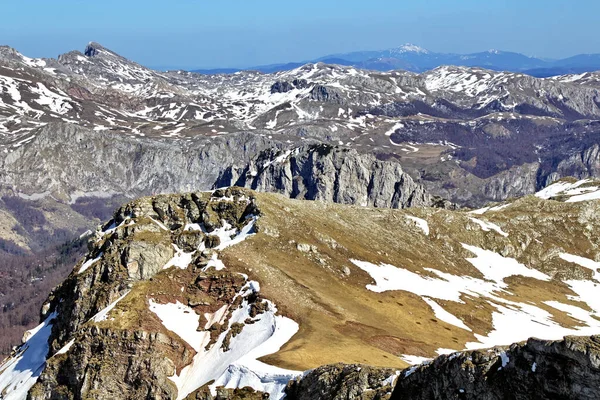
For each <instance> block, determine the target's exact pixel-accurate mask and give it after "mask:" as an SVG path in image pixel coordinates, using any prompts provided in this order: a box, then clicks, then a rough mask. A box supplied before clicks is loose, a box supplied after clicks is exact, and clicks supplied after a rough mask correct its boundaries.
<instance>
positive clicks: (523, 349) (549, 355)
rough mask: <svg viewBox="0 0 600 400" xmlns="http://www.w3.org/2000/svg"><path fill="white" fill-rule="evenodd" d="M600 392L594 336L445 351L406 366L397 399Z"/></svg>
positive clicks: (591, 395)
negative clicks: (446, 353) (439, 354)
mask: <svg viewBox="0 0 600 400" xmlns="http://www.w3.org/2000/svg"><path fill="white" fill-rule="evenodd" d="M599 397H600V337H599V336H592V337H566V338H564V340H559V341H544V340H538V339H530V340H528V341H527V342H526V343H521V344H515V345H513V346H511V347H510V348H499V349H493V350H481V351H474V352H466V353H455V354H451V355H444V356H441V357H438V358H437V359H435V360H433V361H432V362H430V363H427V364H424V365H422V366H419V367H412V368H410V369H409V370H407V371H404V372H403V373H402V374H401V377H400V379H398V383H397V385H396V387H395V389H394V393H393V395H392V400H408V399H410V400H433V399H441V398H444V399H477V400H499V399H540V400H542V399H547V400H554V399H565V400H566V399H573V400H575V399H577V400H583V399H589V400H592V399H597V398H599Z"/></svg>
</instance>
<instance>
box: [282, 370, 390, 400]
mask: <svg viewBox="0 0 600 400" xmlns="http://www.w3.org/2000/svg"><path fill="white" fill-rule="evenodd" d="M396 378H397V375H396V371H395V370H393V369H390V368H374V367H371V366H368V365H344V364H336V365H326V366H323V367H319V368H316V369H314V370H312V371H310V372H308V373H307V374H306V375H304V376H302V377H299V378H296V379H295V380H293V381H290V383H289V384H288V386H287V388H286V390H285V394H286V399H288V400H313V399H315V400H316V399H327V400H387V399H389V398H390V396H391V394H392V389H393V387H394V383H395V381H396Z"/></svg>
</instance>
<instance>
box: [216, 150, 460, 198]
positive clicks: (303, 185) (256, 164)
mask: <svg viewBox="0 0 600 400" xmlns="http://www.w3.org/2000/svg"><path fill="white" fill-rule="evenodd" d="M231 185H235V186H242V187H247V188H250V189H253V190H258V191H262V192H276V193H281V194H284V195H286V196H289V197H290V198H294V199H304V200H321V201H330V202H335V203H341V204H357V205H361V206H371V207H387V208H406V207H431V206H434V205H437V206H442V207H443V206H446V207H450V204H449V202H444V201H443V200H441V199H435V198H434V197H433V196H431V195H430V194H428V193H427V192H426V191H425V190H424V189H423V187H422V186H421V185H419V184H416V183H415V182H414V181H413V180H412V178H411V177H410V176H409V175H408V174H407V173H405V172H404V171H403V170H402V167H401V166H400V164H397V163H394V162H385V161H379V160H377V159H376V158H375V157H373V156H371V155H367V154H359V153H358V152H356V151H355V150H350V149H346V148H334V147H333V146H328V145H313V146H308V147H301V148H297V149H294V150H288V151H286V152H283V151H277V152H274V151H273V150H267V151H263V152H262V153H260V154H259V155H258V156H257V157H255V158H254V159H253V160H252V161H251V162H250V163H249V164H248V165H247V166H245V167H244V168H241V169H236V168H228V169H227V170H226V171H224V173H223V174H222V176H221V177H220V178H219V179H218V181H217V184H216V186H217V187H223V186H231Z"/></svg>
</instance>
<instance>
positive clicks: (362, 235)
mask: <svg viewBox="0 0 600 400" xmlns="http://www.w3.org/2000/svg"><path fill="white" fill-rule="evenodd" d="M557 185H558V186H557ZM596 193H598V185H597V184H596V183H594V182H592V181H585V182H577V183H576V182H561V183H558V184H556V185H555V186H554V187H551V189H548V190H547V191H546V192H543V193H540V194H539V195H538V197H534V196H531V197H526V198H523V199H520V200H517V201H515V202H512V203H508V204H506V205H503V206H497V207H494V208H486V209H482V210H476V211H474V212H471V213H469V212H463V211H451V210H442V209H427V208H424V209H409V210H406V211H405V210H389V209H372V208H363V207H354V206H344V205H336V204H331V203H321V202H306V201H297V200H290V199H287V198H285V197H282V196H279V195H273V194H261V193H254V192H251V191H248V190H246V189H235V188H234V189H227V190H218V191H215V192H214V193H195V194H186V195H163V196H156V197H152V198H143V199H140V200H137V201H134V202H132V203H130V204H128V205H126V206H123V207H122V208H121V209H119V210H118V211H117V212H116V213H115V216H114V218H113V220H112V221H110V222H108V223H107V224H105V225H104V226H103V227H102V228H100V229H99V230H98V231H97V232H96V234H95V236H94V238H93V239H92V241H91V243H90V253H89V254H88V255H87V256H86V257H85V258H84V259H83V260H82V261H81V262H80V263H78V265H77V266H76V267H75V269H74V270H73V272H72V273H71V275H70V276H69V278H67V280H66V281H65V282H64V283H63V284H62V285H61V286H59V287H58V288H57V289H56V290H55V291H54V292H53V294H52V295H51V296H50V298H49V300H48V302H47V303H46V304H45V305H44V307H43V308H42V320H43V321H45V322H44V323H43V324H42V325H41V326H40V328H39V329H38V330H36V331H34V332H32V333H30V335H29V340H28V342H26V343H25V345H24V346H23V347H21V348H20V349H19V350H18V351H17V352H16V353H15V355H14V356H13V358H12V359H9V360H8V361H7V362H6V363H5V364H3V366H2V367H0V370H2V373H1V374H0V382H1V383H2V388H3V390H5V392H6V393H8V394H9V396H12V397H7V398H23V397H22V395H19V394H18V393H19V392H18V391H15V390H16V388H17V386H14V385H15V382H17V381H18V380H22V379H23V378H24V377H26V376H28V374H32V375H31V378H28V379H27V382H28V383H27V384H26V385H25V384H22V385H18V388H19V389H18V390H21V393H23V392H22V391H23V390H29V388H30V387H31V390H30V398H33V399H42V398H48V397H50V396H52V395H55V396H57V395H59V394H60V395H61V396H64V395H67V393H70V395H69V396H83V397H85V396H93V397H95V398H109V397H113V398H114V397H115V396H117V397H119V398H124V399H126V398H139V396H140V395H141V394H142V393H144V395H146V394H147V393H150V394H151V396H153V397H154V398H184V397H185V396H187V394H189V393H197V394H198V395H199V394H200V393H201V392H202V391H205V390H208V388H207V387H206V386H205V385H206V384H208V383H209V382H210V381H211V380H212V379H214V380H215V382H216V383H215V384H214V385H213V386H211V387H212V388H213V389H214V387H215V386H219V385H223V386H227V387H229V388H234V387H238V385H241V386H245V385H250V386H251V387H253V388H254V389H256V390H259V391H263V392H267V393H271V395H272V398H278V397H279V396H280V395H281V394H282V393H283V390H284V388H285V385H286V384H287V381H289V380H290V379H292V378H293V377H295V376H297V375H298V374H299V373H300V372H299V371H303V370H306V369H309V368H314V367H317V366H319V365H322V364H330V363H332V362H340V361H342V362H346V363H368V364H372V365H379V366H387V367H392V368H402V367H403V366H406V365H407V364H412V363H418V362H420V361H421V360H422V359H423V358H424V357H432V356H435V355H436V354H446V353H448V352H452V351H454V350H461V349H464V348H468V349H476V348H484V347H488V346H493V345H508V344H510V343H512V342H515V341H521V340H525V339H526V338H528V337H530V336H538V337H541V338H545V339H558V338H560V337H562V336H564V335H567V334H592V333H594V332H597V331H598V329H600V320H599V319H598V318H597V315H598V312H600V308H599V307H600V305H599V304H598V303H597V299H596V296H595V294H594V293H595V289H594V288H595V287H597V285H598V284H600V283H599V282H598V279H600V278H599V277H598V276H597V271H596V270H595V269H597V264H598V263H597V262H596V261H595V260H596V259H597V257H598V255H597V253H598V248H599V246H600V243H599V242H598V237H597V235H594V232H595V231H596V229H597V227H596V225H597V224H598V223H600V220H598V218H597V215H600V214H599V213H598V210H597V208H598V206H599V203H598V201H597V200H593V198H594V197H595V196H596ZM582 195H585V197H583V198H581V197H573V196H582ZM565 196H567V197H565ZM550 197H554V198H555V199H557V200H560V201H557V200H550V199H547V198H550ZM533 210H535V212H533ZM515 319H517V320H519V324H518V325H514V324H513V323H510V324H509V323H508V321H509V320H510V321H514V320H515ZM184 321H185V322H184ZM259 332H261V333H259ZM46 341H47V343H48V345H47V346H46V345H45V343H46ZM257 359H259V361H257ZM206 363H210V364H206ZM44 364H45V368H44ZM209 366H210V367H209ZM275 367H276V368H275ZM281 368H283V369H281ZM42 369H43V371H42ZM28 371H29V372H28ZM192 371H194V372H193V373H192ZM40 373H41V375H39V374H40ZM38 375H39V376H38ZM197 391H198V392H197ZM10 393H14V394H10ZM213 393H214V392H213ZM193 396H195V394H193Z"/></svg>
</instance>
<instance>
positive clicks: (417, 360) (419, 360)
mask: <svg viewBox="0 0 600 400" xmlns="http://www.w3.org/2000/svg"><path fill="white" fill-rule="evenodd" d="M400 358H401V359H402V361H404V362H406V363H407V364H410V365H420V364H423V363H427V362H429V361H431V358H427V357H419V356H411V355H409V354H402V355H401V356H400ZM413 372H414V370H413ZM411 373H412V372H411ZM411 373H406V374H405V375H404V376H405V377H406V376H409V375H410V374H411Z"/></svg>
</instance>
